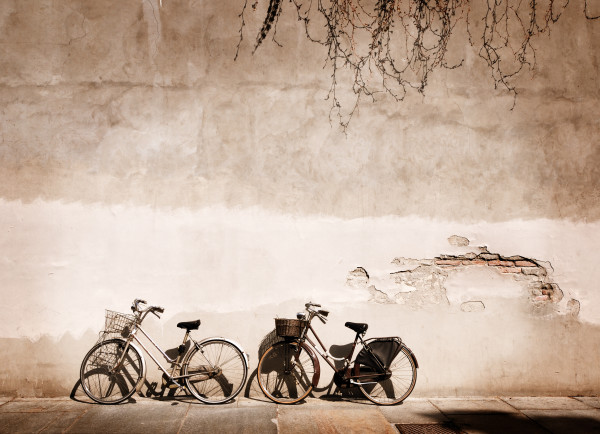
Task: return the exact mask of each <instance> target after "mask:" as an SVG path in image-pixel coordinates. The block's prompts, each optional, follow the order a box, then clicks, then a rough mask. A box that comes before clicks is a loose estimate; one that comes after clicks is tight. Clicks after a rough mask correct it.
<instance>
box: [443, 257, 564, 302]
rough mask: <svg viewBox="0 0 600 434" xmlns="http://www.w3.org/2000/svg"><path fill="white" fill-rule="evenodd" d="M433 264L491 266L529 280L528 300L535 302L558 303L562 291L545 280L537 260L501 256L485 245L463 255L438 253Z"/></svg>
mask: <svg viewBox="0 0 600 434" xmlns="http://www.w3.org/2000/svg"><path fill="white" fill-rule="evenodd" d="M433 262H434V264H435V265H437V266H439V267H440V268H442V269H444V270H448V269H460V268H464V267H470V266H473V265H478V266H487V267H492V268H494V269H495V270H497V271H498V272H500V273H503V274H509V275H512V276H513V277H514V279H515V280H519V281H523V280H525V281H529V282H530V285H531V286H532V288H533V289H532V291H531V293H530V300H531V301H533V302H536V303H539V302H552V303H558V302H559V301H560V300H561V299H562V296H563V294H562V291H561V290H560V288H558V285H556V284H555V283H549V282H548V280H547V275H548V271H547V270H546V268H545V267H544V266H543V265H540V264H538V263H537V261H535V260H533V259H529V258H525V257H524V256H520V255H513V256H502V255H500V254H498V253H491V252H489V251H488V250H487V248H486V247H480V253H478V254H477V253H473V252H469V253H466V254H464V255H440V256H438V257H436V258H434V261H433Z"/></svg>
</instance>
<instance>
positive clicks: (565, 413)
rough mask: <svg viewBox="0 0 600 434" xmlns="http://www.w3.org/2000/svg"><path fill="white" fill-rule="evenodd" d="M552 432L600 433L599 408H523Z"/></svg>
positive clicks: (528, 414)
mask: <svg viewBox="0 0 600 434" xmlns="http://www.w3.org/2000/svg"><path fill="white" fill-rule="evenodd" d="M523 413H524V414H525V415H527V417H529V418H531V419H532V420H534V421H536V422H537V423H539V424H540V425H542V426H543V427H544V428H546V429H548V430H549V431H550V432H552V433H553V434H590V433H600V410H597V409H590V410H523Z"/></svg>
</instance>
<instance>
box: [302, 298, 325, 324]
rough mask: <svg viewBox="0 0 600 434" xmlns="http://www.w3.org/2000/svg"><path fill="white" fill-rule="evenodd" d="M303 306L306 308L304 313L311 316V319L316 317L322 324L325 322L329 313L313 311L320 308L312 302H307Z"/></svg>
mask: <svg viewBox="0 0 600 434" xmlns="http://www.w3.org/2000/svg"><path fill="white" fill-rule="evenodd" d="M304 306H305V307H306V311H307V312H308V313H310V314H311V318H312V317H313V316H316V317H317V318H319V319H320V320H321V322H322V323H323V324H325V323H326V322H327V315H329V311H328V310H321V309H319V310H314V309H313V307H321V305H320V304H317V303H313V302H311V301H309V302H308V303H306V304H305V305H304Z"/></svg>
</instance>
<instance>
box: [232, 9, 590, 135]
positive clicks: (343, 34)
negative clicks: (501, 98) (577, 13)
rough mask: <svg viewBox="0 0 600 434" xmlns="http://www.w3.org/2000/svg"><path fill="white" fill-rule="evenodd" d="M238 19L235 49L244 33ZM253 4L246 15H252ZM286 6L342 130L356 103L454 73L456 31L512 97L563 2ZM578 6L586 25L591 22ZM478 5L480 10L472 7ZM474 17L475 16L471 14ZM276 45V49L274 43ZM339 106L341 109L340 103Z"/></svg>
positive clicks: (272, 18)
mask: <svg viewBox="0 0 600 434" xmlns="http://www.w3.org/2000/svg"><path fill="white" fill-rule="evenodd" d="M247 1H248V0H246V3H244V6H243V8H242V11H241V13H240V18H241V26H240V42H239V43H238V51H237V52H236V58H237V55H238V52H239V49H240V44H241V41H242V39H243V29H244V26H245V20H244V13H245V11H246V8H247V5H248V3H247ZM282 1H283V0H269V4H268V8H267V14H266V17H265V19H264V20H263V23H262V27H261V29H260V31H259V33H258V35H257V38H256V43H255V46H254V51H256V50H257V49H258V48H259V46H260V45H261V44H262V43H263V42H264V40H265V39H266V38H267V36H268V35H269V33H272V35H273V41H275V34H276V27H277V23H278V19H279V16H280V14H281V13H282V6H283V5H282ZM258 2H259V0H255V1H254V3H253V4H252V9H253V10H257V5H258ZM289 2H290V3H291V4H293V5H294V7H295V10H296V15H297V18H298V20H299V21H300V22H301V23H302V25H303V26H304V31H305V34H306V37H307V38H308V39H309V40H310V41H312V42H315V43H317V44H320V45H323V46H324V47H325V48H326V52H327V55H326V64H328V65H329V66H330V68H331V87H330V89H329V92H328V95H327V98H328V99H329V100H330V101H331V111H330V117H331V116H335V117H337V119H338V121H339V123H340V124H341V125H342V127H343V128H344V129H345V128H346V127H347V126H348V123H349V122H350V120H351V119H352V116H353V115H354V113H355V111H356V110H357V108H358V106H359V103H360V101H361V99H362V98H364V97H367V98H371V99H373V100H374V99H375V96H376V94H378V93H382V92H383V93H386V94H388V95H391V96H392V97H393V98H395V99H396V100H397V101H401V100H403V99H404V98H405V96H406V95H407V93H408V92H409V91H411V90H415V91H417V92H420V93H424V91H425V88H426V86H427V84H428V79H429V76H430V75H431V73H432V72H433V71H435V70H437V69H440V68H449V69H452V68H457V67H459V66H461V65H462V60H455V61H453V62H451V63H448V61H447V57H448V45H449V43H450V42H451V40H452V37H453V35H454V34H455V33H456V30H457V25H458V24H459V23H461V22H463V23H464V25H463V26H462V27H461V28H463V29H465V30H466V33H467V38H468V40H469V43H470V44H471V45H472V46H473V47H474V48H475V49H476V50H477V53H478V55H479V56H480V57H481V58H482V59H483V60H484V61H485V63H486V64H487V66H488V67H489V70H490V72H491V77H492V79H493V82H494V85H495V87H501V88H504V89H505V90H506V91H508V92H509V93H511V94H512V95H514V97H515V101H516V95H517V89H516V87H515V84H514V79H515V78H516V76H517V75H518V74H519V73H520V72H521V71H522V70H523V69H524V68H527V69H531V68H533V67H534V66H535V63H536V53H535V48H534V46H533V44H532V42H533V40H534V39H535V37H536V36H539V35H540V34H542V33H545V32H549V30H550V26H551V25H552V24H554V23H556V22H557V21H558V19H559V18H560V16H561V14H562V13H563V11H564V10H565V8H566V7H567V5H568V3H569V0H484V1H482V2H481V4H480V3H477V5H478V6H477V9H478V11H477V12H474V11H472V8H471V6H472V3H473V2H472V1H471V0H289ZM587 2H588V0H585V3H584V13H585V16H586V18H587V19H590V20H595V19H598V18H599V17H598V16H592V15H591V14H590V12H589V7H588V3H587ZM480 5H481V6H480ZM479 9H481V10H479ZM275 42H276V43H277V41H275ZM347 73H349V74H351V77H352V84H351V91H352V94H353V98H352V101H353V102H351V103H350V107H349V108H348V104H347V98H345V97H344V98H342V97H341V96H340V93H339V92H340V83H339V79H340V75H341V74H347ZM342 100H344V101H343V103H342Z"/></svg>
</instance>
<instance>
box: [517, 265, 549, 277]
mask: <svg viewBox="0 0 600 434" xmlns="http://www.w3.org/2000/svg"><path fill="white" fill-rule="evenodd" d="M521 271H522V272H523V274H527V275H529V276H545V275H546V270H545V269H543V268H539V267H522V268H521Z"/></svg>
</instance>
